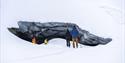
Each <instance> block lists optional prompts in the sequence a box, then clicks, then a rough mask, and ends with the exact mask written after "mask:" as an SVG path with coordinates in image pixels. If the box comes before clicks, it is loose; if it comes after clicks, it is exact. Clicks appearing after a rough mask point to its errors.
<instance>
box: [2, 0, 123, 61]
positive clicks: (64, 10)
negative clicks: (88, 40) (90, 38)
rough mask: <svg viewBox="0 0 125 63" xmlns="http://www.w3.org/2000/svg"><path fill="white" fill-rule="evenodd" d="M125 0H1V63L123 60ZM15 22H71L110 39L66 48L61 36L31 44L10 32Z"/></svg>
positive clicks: (15, 25) (15, 24)
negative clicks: (46, 41) (109, 40)
mask: <svg viewBox="0 0 125 63" xmlns="http://www.w3.org/2000/svg"><path fill="white" fill-rule="evenodd" d="M124 2H125V1H124V0H1V13H0V27H1V28H0V33H1V34H0V39H1V40H0V48H1V49H0V60H1V62H0V63H124V62H125V61H124V59H125V57H124V56H125V55H124V53H125V50H124V49H125V47H124V46H125V45H124V44H125V43H124V42H125V40H124V39H125V36H124V35H125V33H124V32H125V31H124V30H125V27H124V25H125V22H124V17H125V16H124V14H125V13H124V11H125V9H124ZM18 21H29V22H32V21H33V22H41V23H42V22H70V23H75V24H77V25H78V26H79V27H81V28H82V29H84V30H87V31H89V32H91V33H93V34H95V35H98V36H101V37H108V38H109V37H110V38H112V39H113V40H112V41H111V42H110V43H108V44H106V45H99V46H95V47H90V46H85V45H81V44H79V48H72V47H71V48H68V47H66V41H65V40H64V39H60V38H57V39H53V40H51V41H49V43H48V45H44V44H42V45H33V44H32V43H29V42H27V41H25V40H22V39H20V38H18V37H16V36H15V35H13V34H12V33H10V32H9V31H8V30H7V28H8V27H18V25H17V22H18Z"/></svg>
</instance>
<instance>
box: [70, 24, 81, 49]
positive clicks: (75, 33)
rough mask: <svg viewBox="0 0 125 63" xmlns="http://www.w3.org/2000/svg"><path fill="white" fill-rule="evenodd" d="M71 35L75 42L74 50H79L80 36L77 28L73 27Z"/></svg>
mask: <svg viewBox="0 0 125 63" xmlns="http://www.w3.org/2000/svg"><path fill="white" fill-rule="evenodd" d="M70 35H71V36H72V41H73V48H75V47H77V48H78V35H79V32H78V30H77V28H76V27H75V26H73V29H72V30H71V31H70Z"/></svg>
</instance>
